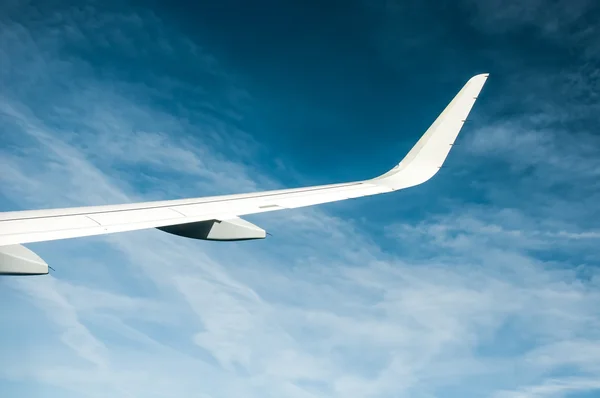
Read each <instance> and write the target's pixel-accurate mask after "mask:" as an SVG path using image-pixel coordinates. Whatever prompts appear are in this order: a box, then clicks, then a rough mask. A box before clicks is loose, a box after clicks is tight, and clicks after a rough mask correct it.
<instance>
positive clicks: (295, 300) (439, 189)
mask: <svg viewBox="0 0 600 398" xmlns="http://www.w3.org/2000/svg"><path fill="white" fill-rule="evenodd" d="M15 4H16V3H15ZM14 7H16V8H15V9H17V8H18V7H22V6H17V5H15V6H14ZM18 9H19V10H21V11H23V10H25V8H18ZM34 10H35V9H31V8H27V11H28V13H25V12H24V11H23V14H21V15H27V16H29V17H30V19H28V18H23V17H21V19H18V18H8V17H5V18H4V19H2V22H1V25H0V51H1V53H0V59H1V60H2V61H0V62H2V68H0V79H1V81H2V82H3V89H2V93H1V94H0V131H1V133H2V134H1V138H0V142H1V143H2V145H1V148H2V150H1V152H0V153H1V157H0V164H1V165H2V173H1V176H0V181H1V183H2V190H1V191H0V192H1V194H2V196H1V198H2V204H3V206H4V207H5V208H6V210H12V209H18V208H44V207H66V206H75V205H86V204H105V203H120V202H129V201H135V200H147V199H148V200H149V199H164V198H174V197H190V196H201V195H208V194H216V193H228V192H243V191H252V190H258V189H269V188H274V187H279V186H287V185H295V184H294V183H295V181H293V179H282V178H281V174H280V173H277V172H274V171H273V170H280V169H281V168H282V167H287V168H290V169H293V167H292V165H286V162H285V159H277V158H276V157H275V156H274V155H273V154H272V152H271V151H270V150H269V148H267V147H266V146H265V145H266V144H265V143H261V142H258V141H257V140H255V139H254V138H252V136H251V135H250V134H249V133H247V132H246V131H245V130H244V128H243V127H242V126H243V123H241V122H240V121H243V120H244V115H245V114H246V112H251V111H252V107H253V106H257V105H256V104H255V103H254V101H255V100H254V99H253V96H252V93H251V92H249V91H248V90H247V89H246V88H245V87H244V86H243V83H241V81H243V79H241V78H239V76H238V75H237V74H236V73H234V71H232V72H230V71H228V70H227V69H226V68H224V67H223V66H222V65H220V64H219V61H218V59H216V57H214V56H211V55H210V54H209V52H208V51H206V50H204V49H203V48H202V47H201V45H200V44H197V43H195V42H193V41H191V40H190V39H187V38H186V37H185V35H183V34H182V33H181V32H179V31H178V30H177V29H176V27H173V26H170V25H169V24H167V23H166V22H164V21H163V20H161V19H160V18H159V17H158V16H157V15H156V13H154V12H152V11H149V10H143V9H133V8H132V9H123V10H121V11H119V12H114V11H113V12H108V11H106V10H101V9H97V8H93V7H84V8H82V9H77V8H65V9H62V10H61V11H60V12H58V11H56V12H54V13H51V14H50V15H49V16H48V14H45V15H46V16H45V17H43V18H41V19H37V18H35V15H36V14H35V13H34V12H33V11H34ZM7 15H9V16H10V15H12V14H10V13H7ZM92 49H93V50H92ZM96 51H97V52H98V53H100V54H102V56H103V57H105V58H104V61H103V62H100V61H97V58H95V57H92V55H91V54H92V53H93V52H96ZM103 51H104V52H103ZM98 53H96V55H97V54H98ZM134 53H135V54H136V56H135V57H133V56H132V54H134ZM182 53H185V54H187V57H188V58H187V62H188V63H189V69H185V70H183V71H182V70H180V69H177V68H175V69H169V68H166V69H165V68H163V67H161V64H160V61H156V62H157V64H152V62H153V61H154V60H163V61H165V63H167V64H168V63H171V62H176V61H177V60H178V59H179V57H180V56H181V54H182ZM92 58H93V59H92ZM130 58H131V59H130ZM128 62H129V63H128ZM139 63H141V64H144V63H148V65H151V64H152V66H148V67H147V68H145V69H144V70H145V72H143V71H139V74H136V75H135V76H132V74H131V73H128V71H132V70H139V69H138V67H139ZM118 65H125V66H123V68H124V70H121V71H119V70H118V67H117V66H118ZM132 65H133V66H132ZM191 70H193V75H192V76H190V75H186V73H192V72H190V71H191ZM235 72H237V71H235ZM186 79H189V81H193V82H194V83H195V84H194V85H193V86H192V85H189V84H188V80H186ZM493 94H494V91H493V86H491V88H490V90H488V91H487V92H485V95H489V96H492V95H493ZM486 109H493V107H492V106H490V107H489V108H485V107H483V108H480V109H479V110H478V112H480V114H482V115H483V116H482V117H481V119H485V118H488V119H489V123H488V124H487V125H486V127H483V126H484V125H483V124H482V123H480V124H479V127H475V128H473V129H471V130H470V132H469V135H468V136H467V138H465V140H464V141H463V145H464V146H463V147H462V149H460V147H457V148H456V149H457V151H456V152H457V155H456V157H455V160H453V164H454V167H453V168H451V169H450V171H448V172H447V173H440V175H439V176H438V177H436V180H435V181H432V183H431V184H430V185H428V186H424V187H422V188H416V189H415V190H414V191H411V192H408V191H407V192H406V193H404V192H400V193H396V194H393V195H386V196H384V197H380V198H368V199H365V200H362V201H352V202H350V204H345V205H344V206H345V207H336V206H335V205H328V206H323V207H317V208H311V209H301V210H300V209H299V210H294V211H288V212H285V213H284V212H281V213H279V214H273V215H270V214H265V215H261V216H260V217H258V216H256V217H255V218H253V220H255V221H257V222H259V223H260V224H261V226H265V227H266V228H267V229H268V230H270V231H272V232H273V234H274V235H275V236H274V237H272V238H270V239H268V240H265V241H262V242H250V243H240V244H229V245H227V246H225V245H220V244H214V243H208V242H195V241H189V240H185V239H181V238H177V237H173V236H169V235H166V234H163V233H161V232H159V231H142V232H132V233H123V234H119V235H114V236H106V237H94V238H86V239H81V240H72V241H60V242H49V243H40V244H35V245H31V247H32V248H33V249H34V250H36V252H38V253H39V254H40V255H41V256H42V257H43V258H44V259H46V260H47V261H48V262H49V263H50V264H51V265H52V266H53V267H54V268H56V270H57V271H56V273H54V274H52V275H50V276H48V277H44V278H30V279H24V278H23V279H20V278H9V279H2V280H0V301H1V302H2V303H3V304H2V305H0V311H1V313H2V315H1V316H2V319H3V324H4V325H8V327H4V328H2V331H1V332H0V338H1V341H2V343H1V346H0V347H1V351H2V355H0V369H1V370H0V391H2V392H4V391H6V392H7V395H10V396H43V397H49V396H57V397H58V396H60V397H66V396H74V397H75V396H77V397H81V396H86V397H87V396H89V397H95V396H98V397H100V396H106V395H111V396H123V397H128V396H149V397H152V396H157V397H159V396H160V397H162V396H189V395H194V396H200V397H240V396H244V397H254V396H256V397H281V396H286V397H317V396H318V397H322V396H331V397H347V396H353V397H399V396H400V397H438V396H439V397H454V396H456V397H464V396H490V397H495V398H505V397H562V396H568V395H569V394H571V395H573V394H577V393H584V392H590V391H595V390H598V389H600V385H599V384H598V382H597V380H598V379H600V360H599V358H600V332H598V331H599V330H600V309H599V308H600V306H599V304H600V293H599V287H600V279H599V275H598V271H597V265H598V261H599V257H598V255H597V250H595V248H596V247H597V245H598V242H599V240H600V232H599V231H600V228H599V226H598V224H597V222H596V221H595V220H596V219H598V218H594V217H591V216H592V215H596V214H598V212H599V210H600V208H599V206H598V205H597V203H600V201H598V200H597V199H598V192H599V191H598V187H597V184H596V183H595V182H594V181H595V180H596V179H597V175H598V170H599V164H598V161H597V160H596V159H598V156H597V155H598V151H597V150H596V149H595V148H596V147H597V146H595V143H596V142H597V140H596V137H595V136H593V135H591V134H589V133H588V132H587V131H588V130H587V129H582V130H581V131H580V132H579V133H578V137H579V139H578V140H577V141H573V140H571V141H569V140H568V139H566V138H565V137H568V136H569V135H570V134H573V132H572V131H573V130H568V131H563V130H561V129H559V128H557V127H556V125H555V124H548V123H540V122H539V120H540V119H536V118H531V117H530V118H524V117H511V118H502V119H498V120H496V119H494V118H493V113H492V112H491V111H490V113H485V111H486ZM543 120H547V119H543ZM412 138H415V137H411V139H412ZM484 164H485V165H486V166H482V165H484ZM274 165H278V166H277V167H279V169H277V167H274ZM332 182H333V181H332ZM575 201H577V203H579V205H574V203H575ZM427 204H431V206H427ZM415 207H418V208H419V210H418V211H415V212H414V213H413V214H410V215H409V214H407V213H406V210H404V209H407V208H415ZM382 212H385V214H386V215H388V216H389V217H388V218H387V221H385V222H382V223H378V224H377V227H375V228H374V227H373V226H372V225H371V224H372V223H371V222H370V220H372V219H381V217H382V216H381V214H382ZM357 214H359V215H360V217H357V218H355V219H352V218H351V217H350V216H352V215H354V216H356V215H357ZM342 215H344V217H342ZM373 229H375V230H376V231H374V232H373V233H371V232H370V231H372V230H373ZM69 394H70V395H69Z"/></svg>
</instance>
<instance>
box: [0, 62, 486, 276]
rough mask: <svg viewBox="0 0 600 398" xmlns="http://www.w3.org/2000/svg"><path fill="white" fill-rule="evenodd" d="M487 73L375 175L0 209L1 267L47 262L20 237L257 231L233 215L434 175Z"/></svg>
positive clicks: (31, 267) (28, 268)
mask: <svg viewBox="0 0 600 398" xmlns="http://www.w3.org/2000/svg"><path fill="white" fill-rule="evenodd" d="M487 77H488V74H481V75H477V76H474V77H472V78H471V79H470V80H469V81H468V82H467V83H466V84H465V85H464V87H463V88H462V89H461V90H460V91H459V92H458V94H457V95H456V96H455V97H454V99H453V100H452V101H451V102H450V103H449V104H448V106H447V107H446V109H444V111H443V112H442V113H441V114H440V115H439V116H438V118H437V119H436V120H435V122H434V123H433V124H432V125H431V126H430V127H429V129H428V130H427V131H426V132H425V134H424V135H423V136H422V137H421V138H420V139H419V141H418V142H417V143H416V144H415V146H414V147H413V148H412V149H411V150H410V152H409V153H408V154H407V155H406V156H405V157H404V159H402V161H401V162H400V163H399V164H398V165H396V166H395V167H394V168H393V169H391V170H390V171H388V172H387V173H385V174H382V175H380V176H378V177H375V178H372V179H369V180H363V181H355V182H349V183H342V184H330V185H320V186H313V187H306V188H296V189H283V190H274V191H265V192H257V193H246V194H236V195H223V196H212V197H203V198H194V199H181V200H167V201H156V202H145V203H133V204H122V205H108V206H89V207H78V208H66V209H49V210H26V211H14V212H4V213H0V274H19V275H34V274H35V275H39V274H46V273H48V265H47V264H46V263H45V262H44V261H43V260H42V259H41V258H40V257H39V256H37V255H36V254H35V253H33V252H32V251H31V250H29V249H27V248H26V247H24V246H22V245H21V244H23V243H31V242H40V241H50V240H56V239H66V238H76V237H83V236H91V235H101V234H108V233H114V232H123V231H133V230H139V229H147V228H158V229H160V230H162V231H165V232H168V233H172V234H176V235H180V236H185V237H189V238H195V239H204V240H221V241H231V240H247V239H261V238H264V237H265V236H266V232H265V231H264V230H263V229H262V228H260V227H257V226H255V225H253V224H251V223H249V222H248V221H245V220H243V219H241V218H240V216H244V215H246V214H255V213H263V212H268V211H275V210H283V209H293V208H297V207H303V206H312V205H316V204H321V203H327V202H335V201H339V200H345V199H350V198H358V197H362V196H369V195H377V194H381V193H386V192H391V191H396V190H399V189H404V188H409V187H412V186H415V185H419V184H422V183H424V182H425V181H427V180H429V179H430V178H431V177H433V176H434V175H435V174H436V173H437V172H438V170H439V169H440V167H441V166H442V164H443V163H444V161H445V160H446V157H447V156H448V153H449V152H450V148H451V147H452V144H453V143H454V141H455V140H456V137H457V136H458V133H459V132H460V129H461V128H462V126H463V124H464V122H465V120H466V118H467V116H468V114H469V112H470V111H471V108H472V107H473V105H474V103H475V100H476V99H477V96H478V95H479V93H480V91H481V89H482V88H483V85H484V84H485V82H486V80H487Z"/></svg>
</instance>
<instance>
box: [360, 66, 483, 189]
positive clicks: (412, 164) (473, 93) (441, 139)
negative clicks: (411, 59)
mask: <svg viewBox="0 0 600 398" xmlns="http://www.w3.org/2000/svg"><path fill="white" fill-rule="evenodd" d="M488 76H489V74H487V73H484V74H480V75H476V76H473V77H472V78H471V79H469V81H468V82H467V83H466V84H465V85H464V86H463V88H462V89H461V90H460V91H459V92H458V94H456V96H455V97H454V99H453V100H452V101H451V102H450V103H449V104H448V106H446V109H444V111H443V112H442V113H441V114H440V115H439V116H438V118H437V119H436V120H435V122H433V124H432V125H431V126H430V127H429V129H427V131H426V132H425V134H423V136H422V137H421V139H419V141H418V142H417V143H416V144H415V146H414V147H413V148H412V149H411V150H410V152H409V153H408V154H407V155H406V156H405V157H404V159H402V161H401V162H400V163H399V164H398V165H397V166H396V167H394V168H393V169H391V170H390V171H388V172H387V173H385V174H383V175H381V176H379V177H376V178H374V179H372V180H370V182H373V183H376V184H377V185H382V186H385V187H388V188H390V189H392V190H397V189H403V188H408V187H412V186H415V185H419V184H422V183H424V182H425V181H427V180H429V179H430V178H431V177H433V176H434V175H435V174H436V173H437V172H438V170H439V169H440V167H442V164H444V161H445V160H446V158H447V157H448V153H449V152H450V149H451V147H452V144H454V141H455V140H456V137H458V133H459V132H460V129H461V128H462V126H463V124H464V123H465V121H466V120H467V116H468V115H469V112H470V111H471V108H473V105H474V104H475V101H476V100H477V97H478V96H479V93H480V92H481V89H482V88H483V85H484V84H485V82H486V80H487V78H488Z"/></svg>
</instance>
